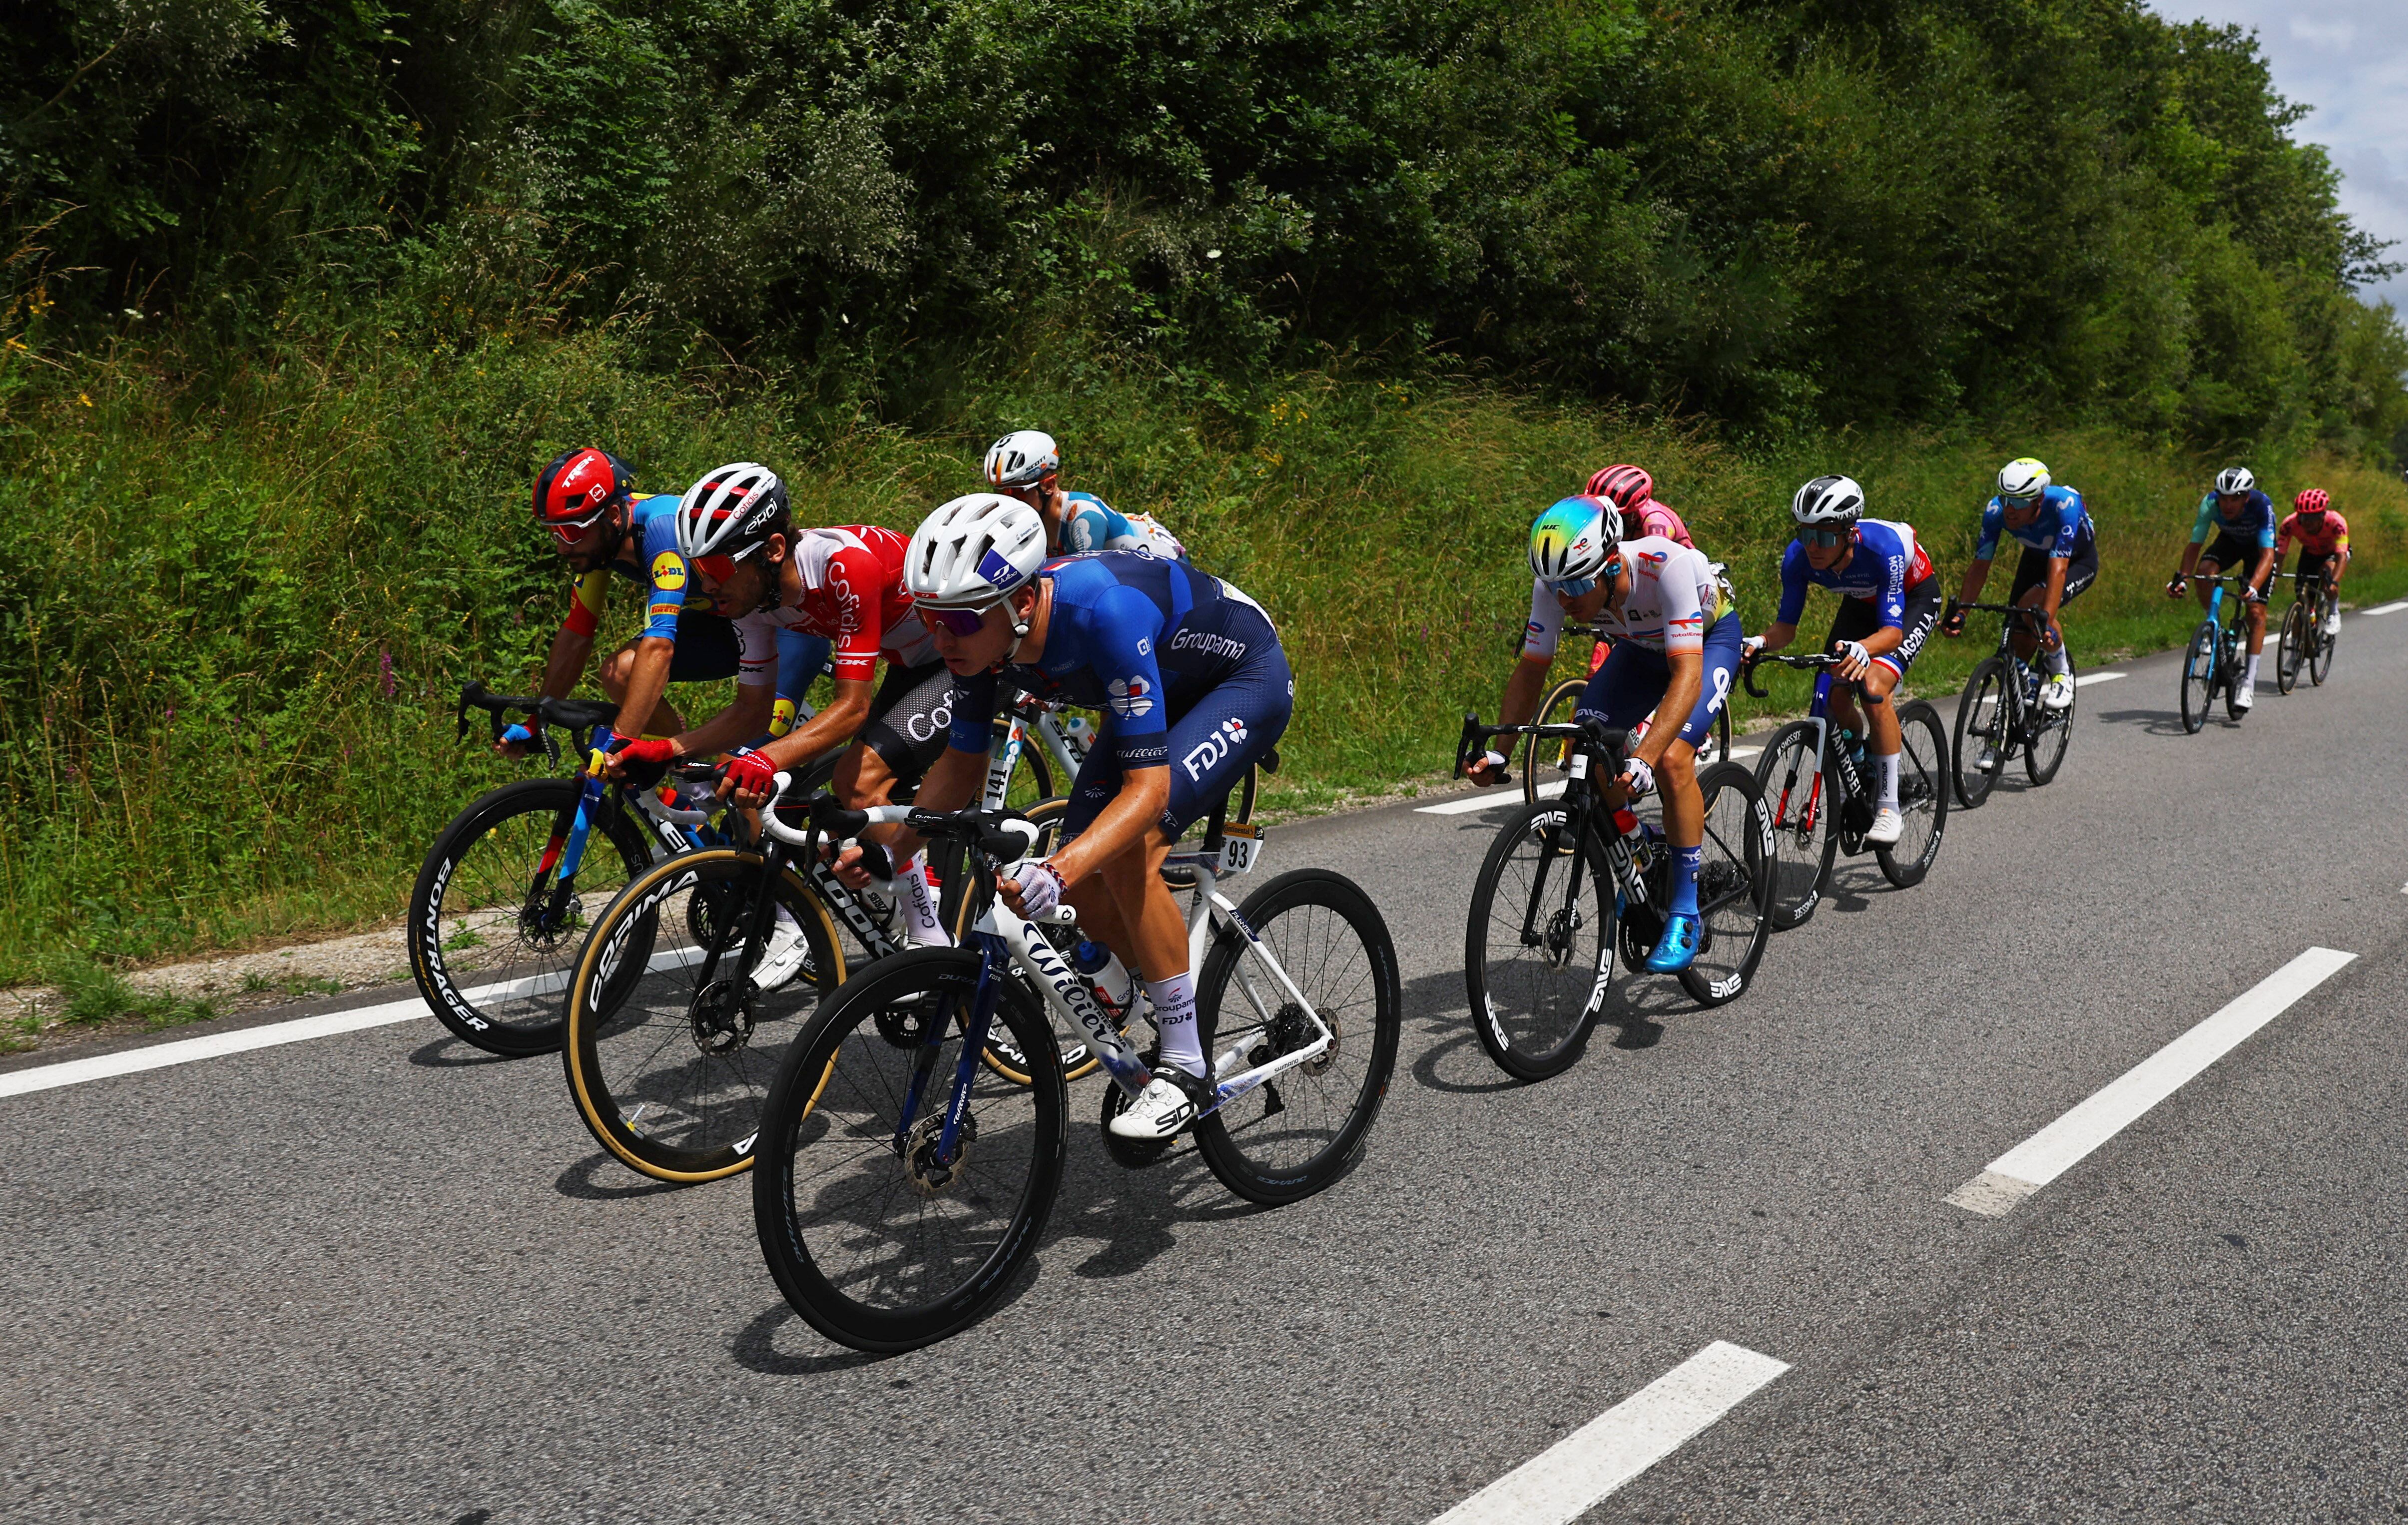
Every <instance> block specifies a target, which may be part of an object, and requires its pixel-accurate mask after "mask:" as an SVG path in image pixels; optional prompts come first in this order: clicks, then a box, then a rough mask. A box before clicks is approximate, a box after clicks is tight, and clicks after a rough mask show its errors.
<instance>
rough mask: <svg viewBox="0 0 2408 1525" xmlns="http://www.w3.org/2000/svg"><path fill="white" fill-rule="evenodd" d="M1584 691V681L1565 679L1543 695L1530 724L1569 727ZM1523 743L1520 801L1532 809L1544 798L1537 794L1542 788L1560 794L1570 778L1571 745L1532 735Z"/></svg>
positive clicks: (1559, 738)
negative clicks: (1536, 716)
mask: <svg viewBox="0 0 2408 1525" xmlns="http://www.w3.org/2000/svg"><path fill="white" fill-rule="evenodd" d="M1587 688H1588V679H1587V678H1584V677H1568V678H1565V679H1564V680H1563V681H1562V682H1560V683H1558V684H1556V685H1555V687H1554V688H1552V689H1549V690H1548V691H1547V697H1546V701H1545V703H1543V704H1541V705H1540V706H1539V718H1538V720H1535V721H1533V722H1532V723H1533V724H1537V725H1570V723H1571V721H1572V711H1573V710H1574V709H1575V708H1577V707H1579V705H1580V696H1581V694H1582V692H1583V691H1585V690H1586V689H1587ZM1525 739H1526V741H1527V745H1526V746H1525V747H1524V748H1522V799H1523V803H1525V804H1527V805H1536V804H1538V803H1539V801H1540V800H1541V799H1542V798H1544V797H1545V796H1544V795H1541V793H1540V792H1539V791H1540V789H1541V786H1543V785H1548V784H1552V785H1554V786H1555V787H1554V788H1552V789H1549V790H1548V791H1547V794H1551V795H1552V794H1560V793H1562V792H1563V783H1564V779H1565V778H1567V777H1570V769H1571V765H1572V744H1571V739H1570V737H1568V736H1539V735H1533V736H1529V737H1527V738H1525Z"/></svg>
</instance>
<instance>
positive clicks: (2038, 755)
mask: <svg viewBox="0 0 2408 1525" xmlns="http://www.w3.org/2000/svg"><path fill="white" fill-rule="evenodd" d="M2065 676H2066V677H2067V678H2068V679H2069V680H2071V682H2072V683H2073V697H2071V699H2068V700H2067V701H2066V702H2065V707H2064V708H2063V709H2051V708H2049V707H2048V706H2047V705H2033V706H2032V708H2031V709H2030V710H2029V711H2028V712H2027V713H2026V715H2025V717H2024V723H2025V724H2026V725H2028V727H2030V729H2031V734H2030V735H2028V737H2026V738H2025V740H2024V777H2027V778H2028V779H2030V780H2031V781H2032V782H2033V783H2034V784H2035V785H2040V784H2046V783H2048V782H2049V781H2050V780H2051V779H2054V778H2055V777H2057V769H2059V768H2061V767H2063V766H2065V751H2066V748H2069V747H2071V746H2072V745H2073V712H2074V711H2075V710H2076V709H2077V708H2079V707H2080V705H2081V704H2082V684H2081V677H2082V675H2081V673H2080V672H2079V671H2077V670H2076V669H2075V667H2074V665H2073V653H2072V652H2071V650H2068V651H2067V652H2066V653H2065ZM1951 761H1952V762H1954V761H1955V760H1954V759H1952V760H1951ZM1963 766H1964V765H1963V763H1957V768H1958V769H1959V770H1960V772H1961V770H1962V768H1963Z"/></svg>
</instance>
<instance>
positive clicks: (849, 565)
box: [827, 546, 886, 683]
mask: <svg viewBox="0 0 2408 1525" xmlns="http://www.w3.org/2000/svg"><path fill="white" fill-rule="evenodd" d="M827 577H828V584H829V586H830V587H831V588H833V589H834V590H835V591H836V607H837V620H836V623H837V632H836V640H835V654H834V657H833V659H832V660H833V661H834V663H835V667H834V671H835V674H836V680H837V681H838V682H839V683H867V682H868V681H869V680H870V679H871V678H873V677H877V676H878V643H879V639H880V637H881V636H882V635H883V634H884V630H883V627H882V622H881V620H880V616H881V615H882V613H883V612H884V610H885V607H886V600H885V599H884V598H883V597H882V596H881V595H882V583H883V582H884V580H885V577H886V570H885V568H883V567H882V566H880V565H879V564H878V557H877V554H876V553H875V552H873V551H871V550H870V549H868V548H867V547H866V546H846V547H844V548H843V549H839V551H838V552H837V553H836V554H835V555H833V556H831V557H829V558H828V565H827Z"/></svg>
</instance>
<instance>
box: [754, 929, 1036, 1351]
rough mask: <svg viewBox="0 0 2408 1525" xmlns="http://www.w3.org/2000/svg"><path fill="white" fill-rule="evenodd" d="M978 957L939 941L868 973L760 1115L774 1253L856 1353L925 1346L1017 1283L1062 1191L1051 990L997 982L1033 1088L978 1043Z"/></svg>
mask: <svg viewBox="0 0 2408 1525" xmlns="http://www.w3.org/2000/svg"><path fill="white" fill-rule="evenodd" d="M979 964H980V959H979V955H978V954H977V953H975V952H972V951H971V950H969V949H968V948H918V949H914V950H913V951H911V952H909V953H898V954H896V955H895V956H894V957H892V958H888V959H882V960H880V961H879V962H877V963H876V964H873V965H872V966H870V967H869V968H867V969H865V970H863V971H862V972H861V973H860V974H859V975H857V976H854V977H853V979H851V980H849V981H848V982H846V984H845V985H844V987H843V988H842V989H841V990H839V991H837V992H836V993H835V994H834V995H833V996H831V997H829V998H828V1002H827V1005H826V1006H825V1007H824V1009H822V1011H821V1012H820V1013H819V1015H818V1016H817V1017H816V1018H815V1019H812V1020H811V1021H810V1023H808V1024H807V1025H806V1026H805V1028H804V1031H803V1034H802V1036H801V1037H800V1038H799V1039H798V1040H796V1043H795V1045H794V1047H793V1050H792V1052H791V1053H790V1054H789V1055H788V1057H787V1060H786V1062H785V1064H784V1066H783V1067H782V1068H781V1070H780V1072H779V1074H778V1077H777V1084H776V1086H775V1087H773V1088H772V1090H770V1093H769V1097H768V1102H767V1105H766V1106H765V1107H764V1108H763V1109H762V1112H761V1144H760V1168H759V1169H758V1170H757V1171H756V1172H755V1173H754V1175H753V1227H754V1229H755V1231H756V1232H757V1233H759V1235H760V1238H761V1254H762V1257H763V1259H764V1260H766V1261H767V1262H768V1266H769V1274H770V1275H771V1276H774V1277H776V1278H777V1282H778V1290H780V1291H781V1292H783V1293H784V1294H785V1296H786V1301H787V1303H788V1304H791V1305H792V1306H793V1307H794V1310H795V1311H796V1313H798V1314H800V1315H802V1317H803V1318H804V1320H805V1321H806V1322H808V1323H809V1324H810V1326H811V1327H812V1328H813V1329H816V1330H818V1331H819V1332H820V1333H823V1334H824V1335H826V1336H827V1337H828V1338H829V1339H832V1340H835V1341H837V1342H838V1343H839V1344H840V1345H849V1346H851V1347H853V1348H854V1349H856V1350H869V1351H877V1352H881V1353H883V1352H888V1351H896V1350H910V1349H912V1348H914V1347H919V1346H923V1345H927V1344H929V1343H931V1342H933V1341H936V1340H941V1339H943V1338H944V1337H945V1336H946V1335H948V1334H952V1333H955V1332H956V1331H958V1330H960V1329H963V1328H965V1327H966V1326H968V1325H969V1324H971V1323H973V1322H975V1321H976V1320H977V1319H978V1318H980V1317H982V1315H983V1314H985V1312H986V1311H987V1310H988V1309H989V1308H991V1307H993V1306H994V1305H995V1304H996V1301H997V1300H998V1299H1000V1298H1001V1297H1002V1296H1003V1295H1004V1294H1005V1293H1006V1292H1008V1291H1009V1290H1011V1284H1012V1281H1013V1279H1014V1278H1015V1276H1016V1275H1017V1273H1018V1272H1019V1271H1020V1269H1021V1268H1022V1267H1023V1266H1024V1265H1025V1263H1026V1262H1027V1260H1028V1257H1029V1256H1030V1255H1031V1254H1032V1253H1033V1252H1034V1251H1035V1250H1036V1248H1037V1241H1038V1237H1039V1234H1041V1233H1043V1232H1044V1229H1045V1219H1046V1217H1047V1215H1048V1214H1050V1213H1051V1212H1052V1211H1053V1208H1054V1194H1055V1192H1056V1191H1057V1190H1059V1189H1060V1187H1061V1182H1062V1148H1063V1136H1064V1128H1063V1117H1064V1112H1065V1107H1064V1097H1063V1090H1062V1073H1061V1071H1060V1069H1059V1068H1057V1067H1056V1066H1055V1065H1054V1062H1053V1057H1052V1056H1053V1046H1052V1043H1051V1041H1050V1029H1049V1028H1048V1026H1047V1023H1046V1021H1045V1016H1044V1013H1043V1012H1042V1011H1040V1010H1039V1008H1038V1005H1037V997H1036V995H1035V994H1034V993H1033V992H1031V991H1029V990H1028V989H1027V987H1026V986H1025V985H1023V984H1022V983H1021V982H1020V981H1019V980H1017V979H1012V978H1001V979H999V980H998V982H997V984H996V1013H995V1019H994V1021H995V1024H996V1025H997V1026H1000V1027H1002V1028H1003V1029H1004V1030H1005V1031H1006V1032H1008V1033H1010V1034H1011V1038H1012V1040H1013V1042H1015V1043H1016V1044H1018V1045H1019V1046H1020V1047H1021V1048H1023V1049H1024V1050H1025V1051H1026V1052H1028V1053H1031V1054H1033V1055H1035V1056H1036V1060H1035V1074H1034V1076H1032V1080H1031V1083H1030V1084H1028V1085H1025V1086H1016V1085H1012V1084H1011V1083H1009V1082H1007V1081H1004V1080H1002V1079H999V1078H997V1077H996V1076H989V1075H987V1074H985V1073H984V1072H983V1071H982V1069H981V1068H980V1066H979V1064H978V1061H977V1059H976V1057H975V1056H971V1055H965V1054H964V1053H963V1052H962V1046H963V1039H964V1037H965V1029H966V1027H967V1025H968V1019H969V1017H970V1012H971V1003H972V1000H973V998H974V997H975V996H976V994H977V991H978V983H979ZM964 1076H967V1077H968V1080H969V1082H970V1086H969V1105H968V1108H967V1110H966V1111H965V1112H964V1113H963V1116H962V1119H961V1124H960V1128H959V1132H958V1135H957V1137H958V1143H957V1147H956V1148H955V1151H954V1153H953V1156H952V1158H950V1159H946V1158H944V1157H943V1154H942V1149H941V1146H942V1143H943V1139H942V1130H943V1128H944V1124H945V1118H946V1115H947V1112H948V1111H949V1109H950V1106H951V1103H952V1098H953V1087H954V1085H955V1084H956V1082H957V1081H958V1080H959V1079H961V1078H962V1077H964Z"/></svg>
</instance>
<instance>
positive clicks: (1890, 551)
mask: <svg viewBox="0 0 2408 1525" xmlns="http://www.w3.org/2000/svg"><path fill="white" fill-rule="evenodd" d="M1864 512H1865V490H1864V489H1863V488H1861V487H1858V486H1857V485H1856V483H1855V482H1854V481H1853V480H1851V479H1850V478H1848V477H1815V478H1814V479H1813V481H1811V482H1808V483H1807V484H1806V485H1805V486H1804V487H1801V488H1799V490H1798V494H1797V496H1796V497H1794V498H1792V499H1791V500H1790V504H1789V517H1790V518H1791V519H1793V520H1797V524H1798V530H1797V535H1796V538H1794V539H1792V540H1791V541H1790V542H1789V549H1788V550H1787V551H1786V552H1785V554H1784V555H1783V556H1782V558H1781V608H1780V610H1779V612H1778V613H1776V614H1775V615H1774V616H1773V620H1772V624H1771V625H1770V627H1769V628H1768V629H1767V630H1766V631H1765V633H1764V634H1763V635H1761V636H1759V637H1757V638H1756V639H1754V640H1751V641H1749V642H1748V643H1747V645H1748V650H1749V653H1750V654H1751V655H1753V654H1754V653H1755V652H1757V651H1778V650H1780V649H1781V648H1783V647H1785V646H1787V645H1788V644H1789V643H1790V641H1791V640H1792V639H1794V638H1795V637H1796V635H1797V634H1798V617H1799V615H1801V614H1803V613H1805V612H1806V590H1807V589H1808V588H1809V587H1810V586H1811V587H1820V588H1829V589H1833V590H1835V591H1838V592H1839V593H1840V594H1842V597H1841V599H1840V613H1839V617H1838V618H1837V619H1835V620H1832V621H1831V634H1830V637H1829V643H1830V648H1831V651H1832V654H1833V655H1835V656H1838V657H1841V658H1843V659H1845V660H1843V661H1842V663H1840V665H1838V666H1837V667H1835V668H1833V669H1832V671H1833V672H1834V673H1835V674H1837V675H1838V676H1839V677H1842V678H1843V679H1845V680H1847V681H1848V682H1851V683H1856V684H1859V685H1861V686H1862V687H1863V689H1864V694H1865V708H1866V711H1867V713H1866V715H1865V718H1864V719H1863V720H1861V721H1860V720H1857V718H1856V701H1855V699H1854V697H1853V696H1852V695H1851V694H1850V692H1849V691H1848V690H1847V689H1845V688H1841V687H1837V686H1835V687H1834V688H1833V689H1832V690H1831V711H1830V713H1831V719H1832V720H1834V721H1836V722H1837V723H1839V724H1841V725H1844V726H1846V727H1848V728H1849V729H1850V730H1852V731H1855V732H1856V734H1858V735H1860V736H1863V737H1865V738H1866V745H1865V754H1866V756H1867V757H1868V758H1869V759H1870V760H1871V763H1872V771H1873V777H1874V780H1875V784H1876V788H1877V792H1878V797H1879V806H1880V807H1879V808H1878V809H1877V810H1875V811H1874V813H1873V823H1872V826H1871V829H1870V830H1869V831H1867V832H1866V833H1865V840H1866V841H1868V842H1872V843H1877V844H1880V845H1881V846H1884V847H1886V846H1888V845H1889V844H1891V843H1893V842H1896V841H1897V840H1898V839H1899V834H1900V833H1901V832H1903V831H1904V830H1905V827H1906V820H1905V818H1904V817H1903V816H1901V815H1899V809H1898V754H1899V751H1900V749H1901V748H1904V746H1905V744H1906V743H1905V738H1904V737H1903V736H1901V735H1900V734H1899V728H1898V715H1897V712H1896V706H1895V705H1891V704H1890V703H1889V695H1890V691H1891V690H1893V689H1895V688H1897V687H1898V685H1899V679H1901V678H1903V677H1906V670H1907V669H1908V668H1909V667H1911V666H1913V665H1914V656H1915V653H1916V652H1918V651H1920V650H1922V649H1923V643H1924V642H1925V641H1927V640H1928V639H1929V638H1930V636H1931V627H1932V626H1933V625H1934V624H1936V623H1938V622H1939V620H1940V584H1939V582H1938V581H1937V580H1936V579H1934V577H1932V575H1931V558H1930V557H1929V556H1927V555H1925V554H1924V551H1923V548H1922V547H1921V546H1918V545H1916V544H1915V543H1914V526H1912V525H1909V524H1902V523H1899V522H1897V521H1895V520H1880V519H1867V518H1865V517H1864Z"/></svg>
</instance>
